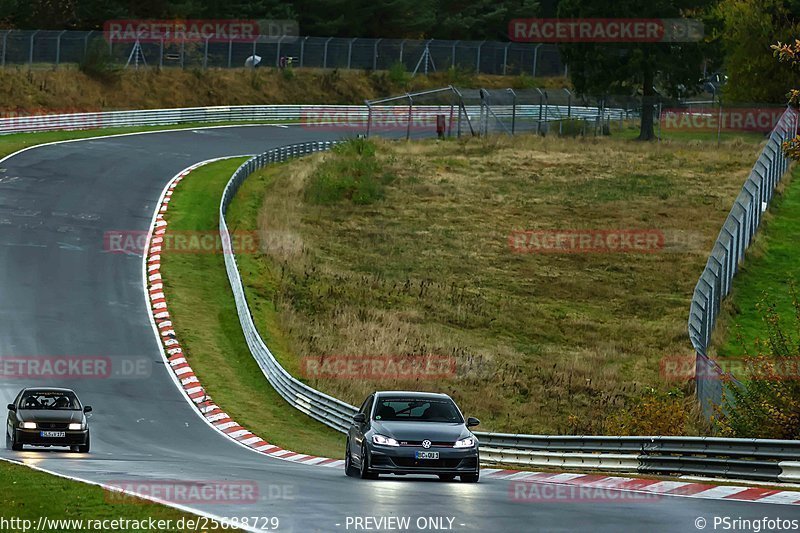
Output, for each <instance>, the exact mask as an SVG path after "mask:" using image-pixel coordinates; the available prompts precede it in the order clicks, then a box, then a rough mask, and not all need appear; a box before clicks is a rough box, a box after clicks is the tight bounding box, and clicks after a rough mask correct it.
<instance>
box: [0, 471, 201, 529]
mask: <svg viewBox="0 0 800 533" xmlns="http://www.w3.org/2000/svg"><path fill="white" fill-rule="evenodd" d="M0 487H2V491H3V505H2V508H0V518H4V519H7V520H8V519H12V518H18V519H20V520H30V521H31V523H32V524H33V526H35V525H36V524H37V523H38V521H39V518H40V517H47V518H48V519H50V520H53V521H55V520H84V522H86V521H88V520H116V519H126V520H142V521H144V523H147V521H148V519H151V518H152V519H154V520H171V521H172V524H173V525H172V527H168V528H163V529H161V530H160V531H168V532H175V533H180V532H182V531H185V530H186V528H185V527H184V528H178V527H177V525H176V523H177V521H178V520H180V519H182V518H183V519H196V518H197V517H196V516H195V515H192V514H189V513H183V512H181V511H178V510H176V509H172V508H171V507H167V506H164V505H158V504H155V503H152V502H150V501H147V500H140V499H137V498H133V497H128V496H119V495H112V493H110V492H108V491H106V490H105V489H103V488H101V487H97V486H93V485H88V484H86V483H81V482H79V481H72V480H69V479H64V478H61V477H58V476H52V475H50V474H47V473H44V472H38V471H36V470H32V469H30V468H28V467H26V466H20V465H15V464H12V463H8V462H5V461H0ZM43 495H44V497H43ZM18 524H19V523H18ZM33 526H32V527H30V528H28V530H29V531H30V530H32V529H33ZM13 529H15V530H17V529H18V530H23V529H22V528H21V527H19V528H13ZM126 529H127V528H126ZM131 529H134V528H131ZM145 529H146V528H142V530H145ZM44 530H45V531H60V532H61V531H63V532H72V531H75V532H78V531H86V530H87V528H86V527H83V528H81V527H77V526H76V525H75V524H74V523H73V524H72V525H67V524H65V523H62V524H60V525H55V524H53V525H51V527H49V528H47V527H46V528H44Z"/></svg>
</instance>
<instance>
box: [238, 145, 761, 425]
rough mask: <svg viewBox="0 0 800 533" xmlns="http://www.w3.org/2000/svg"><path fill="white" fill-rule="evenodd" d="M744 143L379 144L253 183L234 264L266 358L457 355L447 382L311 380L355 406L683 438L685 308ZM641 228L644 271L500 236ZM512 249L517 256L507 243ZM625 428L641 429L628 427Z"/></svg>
mask: <svg viewBox="0 0 800 533" xmlns="http://www.w3.org/2000/svg"><path fill="white" fill-rule="evenodd" d="M759 149H760V144H759V142H758V141H756V140H753V139H736V140H732V141H725V142H723V143H722V145H721V146H720V148H719V149H716V148H715V147H710V146H709V145H708V144H707V143H704V142H700V141H669V142H662V143H661V144H642V143H634V142H630V141H625V140H620V139H615V138H592V139H558V138H544V139H543V138H540V137H534V136H520V137H515V138H490V139H467V140H461V141H447V142H424V143H423V142H412V143H387V142H378V143H377V148H376V150H375V151H374V155H373V154H372V152H373V149H372V148H370V147H368V146H367V147H362V148H361V152H360V153H359V151H358V150H346V151H343V152H340V153H333V154H325V155H319V156H316V157H312V158H306V159H304V160H300V161H296V162H293V163H291V164H289V165H279V166H275V167H273V168H270V169H266V170H265V171H263V172H261V173H259V174H257V175H255V176H253V177H251V178H250V180H251V182H250V185H249V186H248V187H247V188H246V189H243V190H242V191H240V193H239V196H237V200H236V203H237V204H238V205H240V211H239V213H241V214H243V213H245V212H246V211H247V210H249V212H250V216H249V220H248V217H241V216H240V217H239V218H238V220H237V225H236V227H237V228H238V229H247V228H256V227H258V229H259V230H260V232H261V236H262V243H263V244H262V253H261V254H259V255H252V254H250V255H244V256H242V257H240V258H239V260H240V265H241V268H242V271H243V275H244V280H245V282H246V284H247V286H248V300H249V301H250V303H251V306H252V308H253V309H254V315H255V317H256V321H257V323H258V324H259V327H260V329H261V331H262V334H263V335H264V337H265V339H266V340H267V343H268V344H269V345H270V346H272V347H273V351H274V352H275V353H276V355H277V356H278V357H279V358H280V359H281V361H282V362H283V364H284V365H285V366H286V367H287V368H289V369H290V370H291V371H292V372H293V373H295V374H296V375H301V374H302V372H303V369H304V364H305V363H304V358H306V357H323V358H325V357H328V358H331V357H332V356H348V357H355V358H363V357H379V358H380V357H383V358H387V357H406V356H409V355H425V354H433V355H437V356H442V357H452V358H454V359H455V361H456V366H455V372H454V373H453V374H452V375H450V376H449V377H447V378H445V379H425V378H423V379H367V378H363V377H353V376H347V375H342V376H338V378H337V377H336V376H334V377H328V378H314V377H308V381H309V382H310V383H311V384H312V385H314V386H316V387H318V388H321V389H322V390H324V391H325V392H328V393H330V394H333V395H335V396H337V397H341V398H343V399H345V400H347V401H349V402H351V403H358V402H360V401H361V400H362V399H363V398H364V397H365V395H366V394H367V392H368V391H371V390H374V389H381V388H413V389H426V390H441V391H445V392H448V393H450V394H452V395H453V396H454V397H456V398H457V400H458V401H459V402H460V403H461V404H462V406H463V407H464V408H465V410H466V412H467V413H468V414H470V415H475V416H478V417H479V418H481V419H482V421H483V424H482V429H484V430H497V431H522V432H527V433H601V432H602V433H609V432H618V433H622V434H624V433H634V434H635V433H651V432H652V433H661V434H668V433H698V432H702V431H703V430H704V428H702V427H700V426H699V425H698V424H699V423H698V422H696V417H695V416H694V415H695V414H694V413H693V412H692V405H693V403H692V401H691V399H688V398H685V395H686V394H687V393H688V391H689V387H688V386H686V384H683V383H680V382H676V381H671V380H669V379H665V377H664V376H662V375H661V373H660V370H659V369H660V362H661V361H662V360H664V359H665V358H672V357H675V356H684V355H691V353H692V348H691V345H690V343H689V341H688V339H687V334H686V320H687V314H688V309H689V299H690V296H691V292H692V290H693V288H694V285H695V283H696V281H697V277H698V276H699V274H700V272H701V270H702V268H703V265H704V264H705V261H706V258H707V253H708V251H709V250H710V247H711V243H712V242H713V240H714V237H715V236H716V234H717V232H718V231H719V227H720V225H721V224H722V222H723V221H724V219H725V216H726V215H727V213H728V211H729V209H730V205H731V202H732V201H733V199H734V198H735V196H736V194H737V193H738V191H739V190H740V188H741V185H742V183H743V181H744V180H745V178H746V176H747V173H748V172H749V170H750V168H751V167H752V164H753V160H754V159H755V157H756V156H757V153H758V151H759ZM575 229H584V230H585V229H589V230H600V231H603V230H626V229H632V230H653V231H657V232H660V234H661V235H662V236H663V238H664V242H663V243H662V246H661V247H659V248H658V249H657V250H655V251H654V252H653V253H515V250H514V249H512V247H511V246H510V244H509V236H510V235H511V234H512V233H513V232H514V231H515V230H568V231H569V230H575ZM512 242H513V239H512ZM634 410H636V413H634Z"/></svg>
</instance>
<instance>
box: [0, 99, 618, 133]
mask: <svg viewBox="0 0 800 533" xmlns="http://www.w3.org/2000/svg"><path fill="white" fill-rule="evenodd" d="M546 107H547V112H546V113H545V116H546V117H548V118H549V120H550V121H557V120H561V118H562V117H563V116H566V115H567V114H568V113H569V114H570V115H571V116H573V117H576V118H596V117H597V116H598V115H599V114H601V111H600V110H599V109H598V108H597V107H577V106H572V107H570V108H569V109H568V108H567V107H566V106H552V105H551V106H546ZM449 109H450V108H449V106H438V105H430V106H415V107H414V112H415V116H416V115H417V114H418V115H421V116H427V117H431V116H434V115H436V114H439V113H446V112H449ZM407 110H408V107H407V106H373V111H374V112H375V113H377V114H382V115H383V116H389V117H392V116H396V117H398V121H400V120H402V118H403V117H404V116H405V114H406V111H407ZM466 111H467V113H468V114H469V116H470V117H476V118H477V117H478V116H479V115H480V112H481V107H480V106H479V105H468V106H466ZM497 112H498V114H499V116H501V117H506V118H508V117H511V116H512V113H515V114H516V117H517V118H518V119H519V120H523V119H524V120H527V121H528V122H533V121H537V120H539V117H540V116H541V114H542V112H541V110H540V106H539V105H519V106H517V107H516V108H515V109H513V110H512V109H511V108H504V109H499V110H498V111H497ZM548 113H549V114H548ZM621 113H624V112H623V111H622V110H619V109H604V110H603V111H602V115H603V116H604V117H606V118H608V117H610V118H615V117H618V116H620V114H621ZM367 117H368V109H367V106H365V105H249V106H216V107H188V108H176V109H144V110H131V111H97V112H90V113H64V114H52V115H37V114H33V115H26V114H24V113H16V112H14V113H13V115H10V116H9V115H6V116H3V115H2V113H0V134H8V133H24V132H37V131H57V130H86V129H97V128H120V127H137V126H169V125H173V124H174V125H179V124H189V123H195V122H198V123H220V122H276V121H295V122H298V121H299V122H302V123H303V124H306V125H308V126H309V127H311V126H312V125H313V124H316V123H320V124H334V125H335V124H340V125H343V126H346V127H350V126H352V125H353V124H354V123H355V125H356V126H360V125H361V124H363V130H364V131H366V124H367ZM415 120H416V119H415ZM353 129H358V128H357V127H356V128H353ZM431 132H432V133H433V132H435V127H434V126H433V125H432V126H431Z"/></svg>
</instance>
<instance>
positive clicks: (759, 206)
mask: <svg viewBox="0 0 800 533" xmlns="http://www.w3.org/2000/svg"><path fill="white" fill-rule="evenodd" d="M797 127H798V113H797V112H796V111H795V110H793V109H792V108H787V109H786V111H784V113H783V115H782V116H781V118H780V120H779V121H778V123H777V124H776V125H775V128H774V129H773V130H772V132H771V133H770V136H769V140H768V141H767V144H766V146H764V150H763V151H762V152H761V155H759V157H758V160H757V161H756V164H755V166H754V167H753V170H752V171H751V172H750V176H749V177H748V178H747V181H745V183H744V186H743V187H742V190H741V192H740V193H739V196H738V197H737V198H736V201H735V202H734V204H733V208H732V209H731V212H730V214H728V218H727V219H726V220H725V223H724V224H723V225H722V229H721V230H720V232H719V236H718V237H717V240H716V241H715V242H714V247H713V249H712V251H711V255H710V257H709V258H708V262H707V263H706V266H705V269H704V270H703V273H702V274H701V275H700V279H699V280H698V282H697V285H696V286H695V289H694V293H693V295H692V302H691V306H690V310H689V339H690V340H691V342H692V346H693V347H694V349H695V352H696V353H697V361H696V367H695V372H696V374H695V375H697V376H704V378H703V379H697V380H696V384H697V397H698V399H699V401H700V405H701V407H702V409H703V412H704V413H705V414H706V416H711V415H712V414H713V410H714V406H715V405H720V404H721V403H722V398H723V394H725V392H724V384H723V383H724V381H723V379H721V378H722V377H723V375H724V372H723V371H722V369H721V367H720V366H719V365H718V364H717V363H716V362H714V360H713V359H711V358H710V357H709V356H708V346H709V344H710V342H711V334H712V332H713V331H714V325H715V324H716V321H717V316H718V315H719V312H720V308H721V305H722V300H723V299H724V298H725V296H727V295H728V293H729V292H730V290H731V284H732V281H733V277H734V275H736V272H737V271H738V270H739V262H740V261H742V260H743V259H744V257H745V253H746V251H747V248H748V246H750V243H751V242H752V241H753V238H754V236H755V233H756V231H757V230H758V226H759V224H760V223H761V216H762V213H763V212H764V211H765V210H766V209H767V206H768V205H769V202H770V200H771V199H772V196H773V193H774V192H775V187H776V186H777V185H778V182H779V181H780V180H781V178H782V177H783V175H784V173H785V172H786V170H787V169H788V168H789V161H788V160H787V158H786V157H785V155H784V154H783V150H782V149H781V144H782V143H783V142H784V141H786V140H789V139H790V138H792V137H794V136H795V134H796V132H797Z"/></svg>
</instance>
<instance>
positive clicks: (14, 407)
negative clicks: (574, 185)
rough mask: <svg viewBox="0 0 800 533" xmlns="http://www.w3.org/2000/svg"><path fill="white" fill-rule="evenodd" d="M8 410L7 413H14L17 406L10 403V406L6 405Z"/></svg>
mask: <svg viewBox="0 0 800 533" xmlns="http://www.w3.org/2000/svg"><path fill="white" fill-rule="evenodd" d="M8 410H9V411H16V410H17V406H16V405H14V404H13V403H10V404H8Z"/></svg>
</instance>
